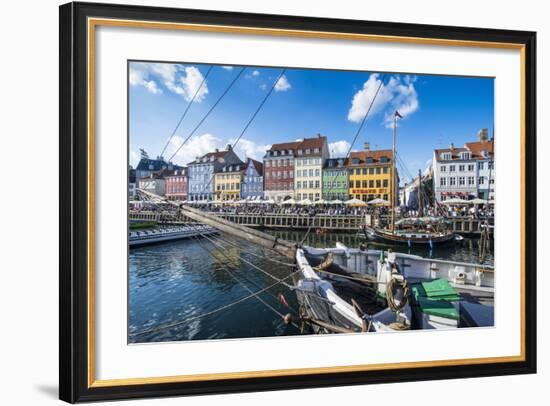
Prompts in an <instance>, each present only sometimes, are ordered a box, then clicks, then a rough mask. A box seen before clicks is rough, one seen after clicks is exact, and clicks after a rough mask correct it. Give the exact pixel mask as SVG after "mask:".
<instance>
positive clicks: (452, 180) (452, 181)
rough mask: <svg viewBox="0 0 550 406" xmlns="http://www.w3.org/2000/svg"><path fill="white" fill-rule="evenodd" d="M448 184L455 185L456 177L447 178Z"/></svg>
mask: <svg viewBox="0 0 550 406" xmlns="http://www.w3.org/2000/svg"><path fill="white" fill-rule="evenodd" d="M449 185H450V186H456V178H449Z"/></svg>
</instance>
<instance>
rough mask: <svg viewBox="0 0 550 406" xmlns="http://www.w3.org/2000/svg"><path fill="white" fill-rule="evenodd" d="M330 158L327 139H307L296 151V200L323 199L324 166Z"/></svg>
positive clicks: (319, 136)
mask: <svg viewBox="0 0 550 406" xmlns="http://www.w3.org/2000/svg"><path fill="white" fill-rule="evenodd" d="M328 157H329V151H328V144H327V137H323V136H321V135H318V136H317V137H315V138H306V139H304V140H303V141H302V142H301V143H300V145H298V147H297V149H296V156H295V157H294V171H295V173H294V190H295V196H296V200H302V199H309V200H311V201H312V202H313V201H315V200H319V199H321V196H322V192H323V165H324V163H325V161H326V159H327V158H328Z"/></svg>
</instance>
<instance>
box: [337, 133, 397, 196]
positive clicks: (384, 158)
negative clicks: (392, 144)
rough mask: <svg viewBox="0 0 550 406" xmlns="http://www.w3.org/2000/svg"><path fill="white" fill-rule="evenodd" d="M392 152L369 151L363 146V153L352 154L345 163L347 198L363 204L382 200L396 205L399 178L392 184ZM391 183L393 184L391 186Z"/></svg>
mask: <svg viewBox="0 0 550 406" xmlns="http://www.w3.org/2000/svg"><path fill="white" fill-rule="evenodd" d="M392 161H393V152H392V150H389V149H385V150H376V151H374V150H371V149H370V148H369V145H368V144H365V149H364V150H363V151H358V152H352V153H351V154H350V157H349V159H348V162H347V168H348V182H349V188H348V197H349V198H350V199H359V200H363V201H364V202H368V201H371V200H373V199H383V200H386V201H387V202H388V203H390V202H391V201H392V199H393V201H394V202H395V203H397V190H398V185H399V176H398V174H397V171H396V174H395V179H396V180H395V182H392V166H393V162H392ZM392 183H393V184H392Z"/></svg>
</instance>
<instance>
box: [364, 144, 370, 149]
mask: <svg viewBox="0 0 550 406" xmlns="http://www.w3.org/2000/svg"><path fill="white" fill-rule="evenodd" d="M365 151H370V143H369V142H365Z"/></svg>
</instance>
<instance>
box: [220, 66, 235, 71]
mask: <svg viewBox="0 0 550 406" xmlns="http://www.w3.org/2000/svg"><path fill="white" fill-rule="evenodd" d="M222 68H223V69H225V70H233V66H229V65H227V66H222Z"/></svg>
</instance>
